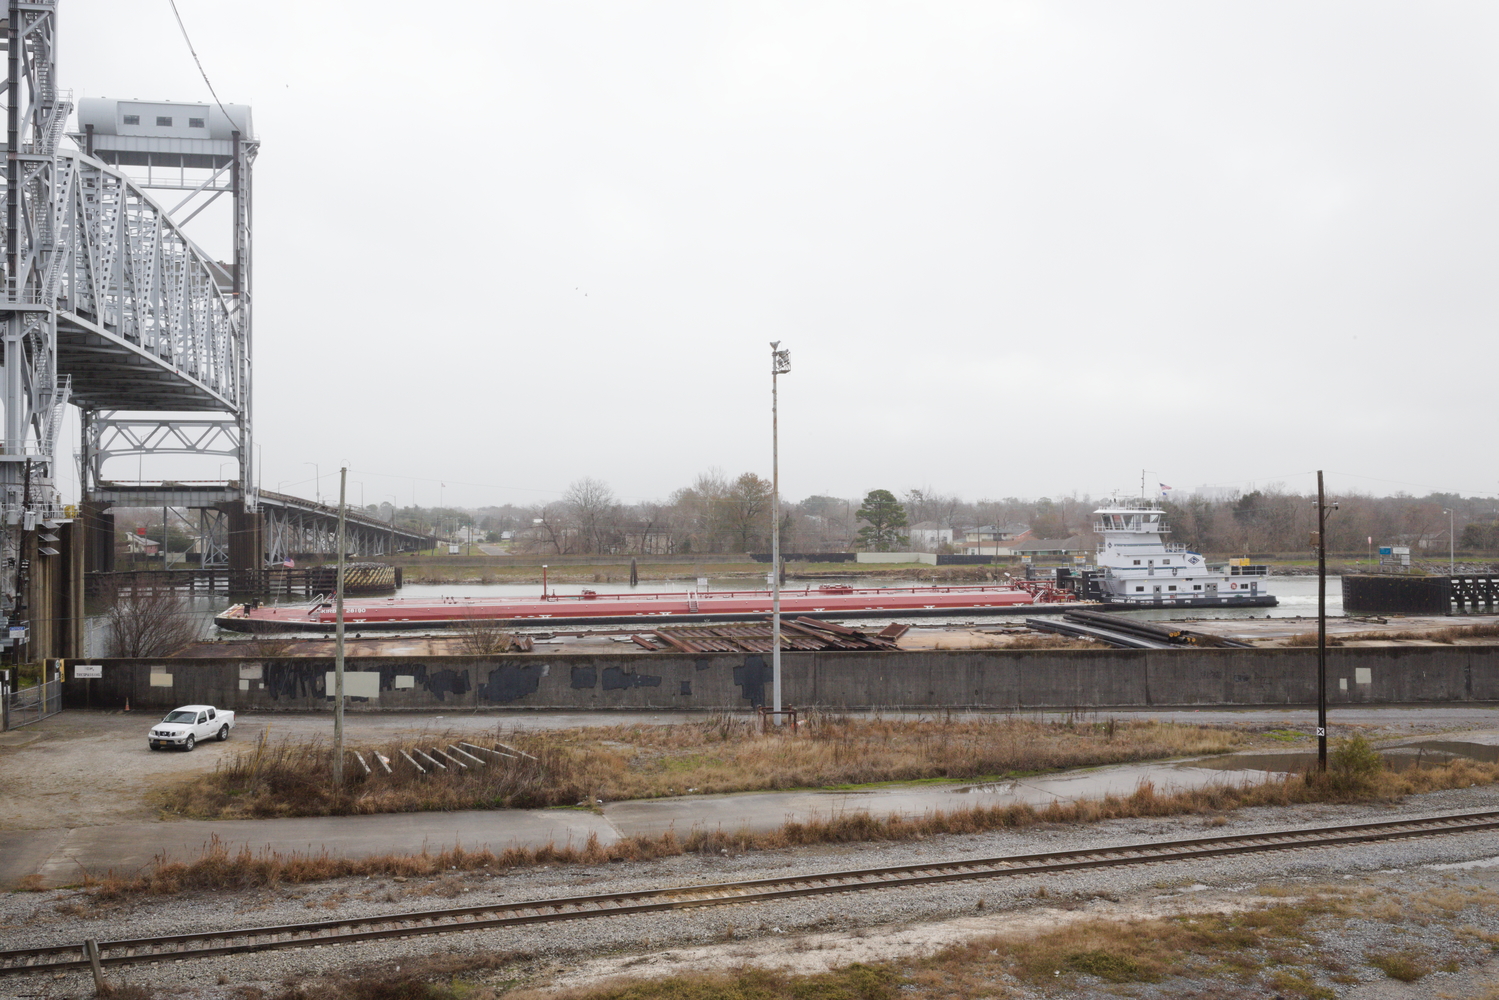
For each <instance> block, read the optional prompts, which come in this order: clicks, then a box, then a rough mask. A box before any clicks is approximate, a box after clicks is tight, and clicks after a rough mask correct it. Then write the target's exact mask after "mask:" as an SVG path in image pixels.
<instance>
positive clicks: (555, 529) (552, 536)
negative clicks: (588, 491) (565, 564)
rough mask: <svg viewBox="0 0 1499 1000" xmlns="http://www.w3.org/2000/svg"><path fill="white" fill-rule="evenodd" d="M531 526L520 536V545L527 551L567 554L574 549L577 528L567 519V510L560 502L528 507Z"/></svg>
mask: <svg viewBox="0 0 1499 1000" xmlns="http://www.w3.org/2000/svg"><path fill="white" fill-rule="evenodd" d="M527 513H529V514H530V516H531V527H530V528H529V529H527V530H526V531H525V532H524V533H523V535H522V538H521V547H522V548H523V549H524V550H525V551H529V552H547V551H550V552H555V553H556V554H557V555H559V556H563V555H567V554H568V553H569V552H572V551H573V549H574V542H575V540H576V537H577V530H576V529H575V528H573V526H572V525H571V524H570V523H569V521H568V510H567V508H566V506H565V505H563V504H560V503H549V504H541V505H538V506H535V507H532V508H530V509H529V510H528V511H527Z"/></svg>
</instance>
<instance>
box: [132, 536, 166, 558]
mask: <svg viewBox="0 0 1499 1000" xmlns="http://www.w3.org/2000/svg"><path fill="white" fill-rule="evenodd" d="M125 545H126V548H127V550H128V551H129V553H130V554H131V555H133V556H154V555H156V554H157V553H158V552H159V551H160V550H161V543H160V542H158V541H156V540H155V539H154V538H147V537H146V536H145V535H126V536H125Z"/></svg>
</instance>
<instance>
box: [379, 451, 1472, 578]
mask: <svg viewBox="0 0 1499 1000" xmlns="http://www.w3.org/2000/svg"><path fill="white" fill-rule="evenodd" d="M1107 500H1108V498H1093V497H1090V496H1088V495H1086V494H1083V495H1075V494H1074V495H1069V496H1063V497H1041V498H1039V499H1033V500H1032V499H1021V498H1017V497H1005V498H1001V499H980V500H966V499H963V498H962V497H959V496H957V495H956V494H951V493H944V492H941V491H939V490H934V489H932V488H930V487H921V488H912V489H907V490H905V491H902V492H898V493H897V492H895V491H891V490H887V489H875V490H870V491H869V492H868V493H867V494H865V495H864V496H863V497H862V498H859V497H835V496H827V495H821V494H817V495H813V496H809V497H803V498H801V499H791V498H787V497H784V496H783V497H782V499H781V550H782V551H783V552H807V553H817V552H846V551H850V550H852V549H880V550H885V551H891V550H899V549H900V548H901V547H902V546H903V545H904V544H906V539H907V538H908V533H909V530H910V529H911V528H912V527H915V526H917V525H924V526H925V525H931V526H936V527H941V528H952V529H954V530H955V531H959V532H961V531H962V530H964V529H972V528H978V527H984V526H1001V527H1002V526H1016V525H1024V526H1026V527H1028V528H1029V530H1030V532H1031V536H1032V537H1034V538H1045V539H1067V538H1076V537H1077V536H1083V538H1082V540H1081V541H1080V544H1081V545H1082V546H1083V547H1085V548H1086V547H1091V544H1092V542H1091V538H1088V537H1087V536H1090V535H1091V533H1092V513H1093V511H1094V510H1095V509H1096V508H1098V507H1099V506H1101V505H1103V504H1104V503H1105V502H1107ZM1156 500H1157V502H1159V503H1160V504H1161V506H1162V507H1163V508H1164V509H1165V510H1166V512H1167V516H1168V522H1169V523H1170V525H1171V527H1172V529H1173V534H1172V540H1173V541H1177V542H1183V543H1185V544H1186V545H1187V546H1188V547H1189V548H1192V549H1193V550H1195V551H1201V552H1207V553H1211V554H1214V555H1232V554H1245V555H1249V554H1254V553H1282V554H1295V553H1298V552H1305V551H1308V550H1309V549H1310V535H1311V532H1312V531H1313V530H1314V528H1315V513H1314V505H1313V501H1314V500H1315V497H1314V496H1311V495H1307V494H1302V493H1296V492H1291V491H1287V490H1284V489H1282V488H1278V487H1270V488H1266V489H1258V490H1253V491H1249V492H1246V493H1241V494H1238V495H1234V496H1231V497H1226V498H1213V497H1205V496H1200V495H1194V494H1187V495H1180V494H1175V493H1174V494H1172V495H1170V496H1168V497H1166V498H1159V497H1158V498H1156ZM1329 500H1330V501H1331V500H1336V501H1337V502H1338V504H1339V506H1338V509H1337V511H1335V512H1334V513H1332V514H1331V515H1330V516H1329V518H1328V521H1327V534H1328V549H1329V551H1334V552H1341V553H1348V554H1355V553H1360V552H1365V551H1367V550H1368V549H1370V548H1371V547H1374V546H1380V545H1409V546H1411V547H1412V551H1413V552H1419V551H1421V550H1425V551H1427V552H1428V553H1430V554H1431V555H1432V556H1433V557H1435V555H1436V554H1437V553H1438V552H1440V551H1444V550H1446V549H1447V547H1448V529H1449V516H1448V515H1447V514H1446V513H1445V511H1449V510H1450V511H1452V516H1451V518H1450V524H1451V528H1452V530H1453V531H1454V532H1455V535H1456V538H1455V541H1456V548H1458V549H1460V550H1465V551H1469V552H1483V553H1492V552H1495V551H1499V504H1496V501H1495V499H1493V498H1490V497H1483V498H1479V497H1469V498H1464V497H1461V496H1459V495H1457V494H1447V493H1432V494H1429V495H1427V496H1425V497H1414V496H1410V495H1407V494H1395V495H1392V496H1372V495H1368V494H1360V493H1344V494H1340V495H1338V496H1336V497H1329ZM370 511H371V513H372V514H375V515H376V516H379V517H381V518H382V519H389V518H390V516H391V510H390V508H389V506H388V505H385V506H376V505H371V506H370ZM395 514H396V519H397V523H398V524H400V525H402V526H403V527H409V528H413V529H416V530H421V531H433V532H436V533H437V534H439V535H441V536H443V537H457V538H466V537H468V535H467V533H468V532H472V533H473V537H474V538H475V539H476V540H481V541H494V542H498V541H500V540H502V539H506V540H508V541H509V542H510V544H511V547H512V550H513V551H517V552H530V553H537V554H555V555H575V554H576V555H586V554H594V553H615V554H639V555H687V554H693V553H704V554H712V553H740V552H768V551H769V550H770V518H771V484H770V481H769V480H768V479H767V478H765V477H763V476H761V475H759V474H757V473H754V472H744V473H740V474H738V475H729V474H726V473H724V472H722V471H721V470H717V469H713V470H709V471H708V472H704V473H702V474H700V475H699V476H698V477H697V478H696V479H695V480H694V481H693V482H692V483H691V484H690V485H687V486H684V487H681V488H680V489H677V490H675V491H673V492H672V493H671V494H670V495H668V496H667V497H666V498H665V499H663V500H651V501H636V502H626V501H624V500H621V499H620V498H619V497H618V496H617V495H616V494H615V493H614V491H613V489H612V488H611V487H610V486H609V484H607V483H605V482H603V481H602V480H599V479H596V478H593V477H584V478H582V479H578V480H576V481H575V482H573V483H572V484H570V485H569V486H568V488H567V490H566V491H565V492H564V493H563V494H562V495H561V496H560V497H558V498H557V499H555V500H548V501H544V502H541V503H536V504H531V505H514V504H507V505H501V506H492V507H481V508H478V509H463V508H456V507H448V508H440V509H439V508H419V507H406V508H403V509H401V510H399V511H396V512H395ZM507 535H508V538H507Z"/></svg>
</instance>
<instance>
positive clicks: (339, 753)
mask: <svg viewBox="0 0 1499 1000" xmlns="http://www.w3.org/2000/svg"><path fill="white" fill-rule="evenodd" d="M348 483H349V470H348V468H347V467H345V468H342V469H339V470H338V582H337V586H336V587H335V589H334V597H333V622H334V624H333V629H334V635H335V637H336V641H335V643H334V658H333V782H334V784H336V785H340V786H341V785H343V783H344V549H345V548H346V547H347V546H346V545H345V544H344V498H345V493H344V491H345V490H346V489H347V488H348Z"/></svg>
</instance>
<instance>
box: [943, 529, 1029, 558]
mask: <svg viewBox="0 0 1499 1000" xmlns="http://www.w3.org/2000/svg"><path fill="white" fill-rule="evenodd" d="M1029 537H1030V526H1029V525H1025V524H1021V523H1019V522H1018V521H1010V522H1008V523H1006V524H999V525H995V524H985V525H981V526H979V527H977V528H963V529H961V531H960V533H959V537H958V539H957V541H956V542H955V544H956V545H957V547H958V548H960V549H962V551H963V554H964V555H970V556H992V555H1001V556H1004V555H1009V554H1010V552H1009V551H1008V549H1009V546H1010V544H1011V543H1013V542H1017V541H1020V540H1021V539H1023V538H1029Z"/></svg>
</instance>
